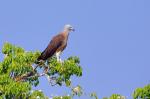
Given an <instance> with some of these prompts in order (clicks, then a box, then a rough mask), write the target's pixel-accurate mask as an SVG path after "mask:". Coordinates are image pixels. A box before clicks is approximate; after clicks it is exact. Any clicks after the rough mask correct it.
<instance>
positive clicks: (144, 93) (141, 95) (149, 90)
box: [133, 84, 150, 99]
mask: <svg viewBox="0 0 150 99" xmlns="http://www.w3.org/2000/svg"><path fill="white" fill-rule="evenodd" d="M133 98H134V99H150V84H148V85H146V86H145V87H144V88H137V89H136V90H135V91H134V93H133Z"/></svg>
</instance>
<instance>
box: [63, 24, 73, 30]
mask: <svg viewBox="0 0 150 99" xmlns="http://www.w3.org/2000/svg"><path fill="white" fill-rule="evenodd" d="M64 31H68V32H71V31H75V29H74V28H73V27H72V26H71V25H70V24H67V25H65V26H64Z"/></svg>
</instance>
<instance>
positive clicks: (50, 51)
mask: <svg viewBox="0 0 150 99" xmlns="http://www.w3.org/2000/svg"><path fill="white" fill-rule="evenodd" d="M63 40H64V37H63V36H62V35H60V34H59V35H57V36H55V37H53V39H52V40H51V41H50V43H49V44H48V46H47V48H46V49H45V50H44V51H43V52H42V53H41V55H40V56H39V57H38V60H46V59H48V58H49V57H52V56H53V55H54V54H55V52H56V51H57V49H58V48H59V47H60V46H61V45H62V44H63Z"/></svg>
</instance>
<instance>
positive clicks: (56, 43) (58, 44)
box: [37, 24, 75, 62]
mask: <svg viewBox="0 0 150 99" xmlns="http://www.w3.org/2000/svg"><path fill="white" fill-rule="evenodd" d="M72 31H75V29H74V28H73V27H72V26H71V25H70V24H66V25H65V26H64V28H63V30H62V31H61V32H60V33H58V34H57V35H55V36H54V37H53V38H52V39H51V41H50V42H49V44H48V46H47V47H46V49H45V50H44V51H43V52H42V53H41V55H40V56H39V57H38V58H37V61H39V62H40V61H46V60H47V59H48V58H51V57H52V56H54V55H55V56H56V59H57V62H62V60H61V58H60V55H61V53H62V52H63V51H64V49H65V48H66V47H67V42H68V37H69V34H70V32H72Z"/></svg>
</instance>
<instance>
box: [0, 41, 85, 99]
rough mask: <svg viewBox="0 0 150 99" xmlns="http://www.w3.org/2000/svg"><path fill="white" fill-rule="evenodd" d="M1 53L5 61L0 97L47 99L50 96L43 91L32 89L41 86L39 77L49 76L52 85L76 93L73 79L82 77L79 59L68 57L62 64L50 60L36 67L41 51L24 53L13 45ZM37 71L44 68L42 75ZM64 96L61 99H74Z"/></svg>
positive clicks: (1, 66) (1, 64)
mask: <svg viewBox="0 0 150 99" xmlns="http://www.w3.org/2000/svg"><path fill="white" fill-rule="evenodd" d="M2 53H3V54H4V59H3V61H2V62H0V98H6V99H10V98H15V99H20V98H21V99H37V98H40V99H41V98H42V99H46V98H48V97H46V96H45V95H44V94H43V92H42V91H38V90H34V91H33V90H32V86H35V87H36V86H38V84H39V77H41V76H47V78H48V81H49V82H50V85H52V86H54V85H59V86H62V85H66V86H67V87H69V88H71V90H73V87H72V86H71V76H73V75H75V76H77V77H81V76H82V68H81V66H80V65H79V64H80V60H79V58H78V57H73V56H72V57H69V58H68V59H66V60H64V62H62V63H60V62H57V61H56V58H55V57H52V58H51V59H49V60H48V61H45V62H43V63H42V62H41V63H39V64H37V62H36V60H37V57H38V56H39V55H40V52H39V51H35V52H32V51H25V50H24V49H23V48H21V47H18V46H15V45H12V44H10V43H5V44H4V46H3V48H2ZM37 68H40V69H42V70H43V72H42V73H41V72H39V71H38V70H37ZM72 92H73V91H72ZM73 93H75V92H73ZM75 94H76V93H75ZM77 94H78V93H77ZM72 96H73V95H72ZM61 97H63V98H61V99H71V98H72V97H71V96H61ZM53 99H60V97H53Z"/></svg>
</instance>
